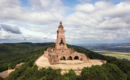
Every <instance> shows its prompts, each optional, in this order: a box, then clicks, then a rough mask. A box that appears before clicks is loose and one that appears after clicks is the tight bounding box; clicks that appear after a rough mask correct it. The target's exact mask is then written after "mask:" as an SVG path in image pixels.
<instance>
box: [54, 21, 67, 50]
mask: <svg viewBox="0 0 130 80" xmlns="http://www.w3.org/2000/svg"><path fill="white" fill-rule="evenodd" d="M64 32H65V31H64V28H63V25H62V22H61V21H60V25H59V27H58V30H57V41H56V46H55V47H56V49H67V45H66V41H65V34H64Z"/></svg>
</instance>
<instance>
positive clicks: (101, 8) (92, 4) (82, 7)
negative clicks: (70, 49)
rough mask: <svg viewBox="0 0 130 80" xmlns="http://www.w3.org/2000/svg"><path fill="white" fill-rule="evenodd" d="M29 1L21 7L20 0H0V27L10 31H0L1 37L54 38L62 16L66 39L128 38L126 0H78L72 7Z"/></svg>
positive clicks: (49, 1) (129, 19)
mask: <svg viewBox="0 0 130 80" xmlns="http://www.w3.org/2000/svg"><path fill="white" fill-rule="evenodd" d="M67 1H68V0H67ZM28 2H29V3H28V4H29V6H28V7H26V6H24V7H23V6H21V5H22V3H21V1H20V0H0V22H1V21H2V22H1V24H7V25H4V26H6V27H8V28H6V27H4V28H3V27H1V28H2V29H1V30H3V29H4V30H6V31H8V32H10V33H8V32H1V34H0V37H2V39H7V40H10V39H12V40H13V41H16V40H22V41H24V40H25V41H27V40H28V41H32V42H33V41H34V42H38V41H39V42H42V41H55V39H56V30H57V27H58V24H59V23H58V22H59V21H60V20H62V21H63V26H64V28H65V30H66V40H67V42H69V43H90V42H91V43H96V42H129V39H130V36H129V35H130V2H129V1H128V0H125V1H123V0H121V1H118V3H114V2H113V0H80V3H78V4H76V6H75V7H73V8H71V7H66V6H64V3H63V2H62V0H28ZM68 8H69V10H68ZM70 9H71V10H72V12H70V13H69V12H68V11H71V10H70ZM68 13H69V14H68ZM10 25H15V26H17V27H16V28H14V26H10ZM10 28H11V29H10ZM18 30H19V32H18V33H17V31H18ZM14 33H17V34H14ZM21 33H22V34H21Z"/></svg>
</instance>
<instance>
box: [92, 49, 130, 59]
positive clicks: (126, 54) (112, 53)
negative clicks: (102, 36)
mask: <svg viewBox="0 0 130 80" xmlns="http://www.w3.org/2000/svg"><path fill="white" fill-rule="evenodd" d="M94 52H97V53H99V54H102V55H106V56H113V57H117V58H120V59H128V60H130V52H116V51H107V50H95V51H94Z"/></svg>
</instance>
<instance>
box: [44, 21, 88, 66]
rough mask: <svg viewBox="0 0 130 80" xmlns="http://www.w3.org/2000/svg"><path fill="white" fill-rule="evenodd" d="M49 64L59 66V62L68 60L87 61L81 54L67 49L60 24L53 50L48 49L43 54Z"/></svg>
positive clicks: (63, 31)
mask: <svg viewBox="0 0 130 80" xmlns="http://www.w3.org/2000/svg"><path fill="white" fill-rule="evenodd" d="M44 56H46V57H47V58H48V60H49V62H50V63H51V64H61V61H68V60H80V61H83V62H87V61H89V59H88V58H87V57H86V56H85V54H83V53H78V52H76V51H74V50H73V49H72V48H68V47H67V45H66V41H65V30H64V27H63V25H62V22H60V25H59V27H58V30H57V40H56V45H55V48H48V49H47V50H46V51H45V52H44Z"/></svg>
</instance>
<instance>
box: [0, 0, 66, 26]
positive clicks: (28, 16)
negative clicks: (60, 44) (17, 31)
mask: <svg viewBox="0 0 130 80" xmlns="http://www.w3.org/2000/svg"><path fill="white" fill-rule="evenodd" d="M29 2H30V3H29V4H30V7H29V8H26V7H22V6H21V5H22V3H21V2H20V0H13V1H12V0H1V1H0V19H2V20H6V21H8V20H16V21H17V20H18V21H22V22H27V23H31V24H48V23H54V22H56V21H59V20H60V19H62V16H63V15H64V10H65V7H64V6H62V2H61V0H55V1H54V0H29ZM31 6H32V7H31Z"/></svg>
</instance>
